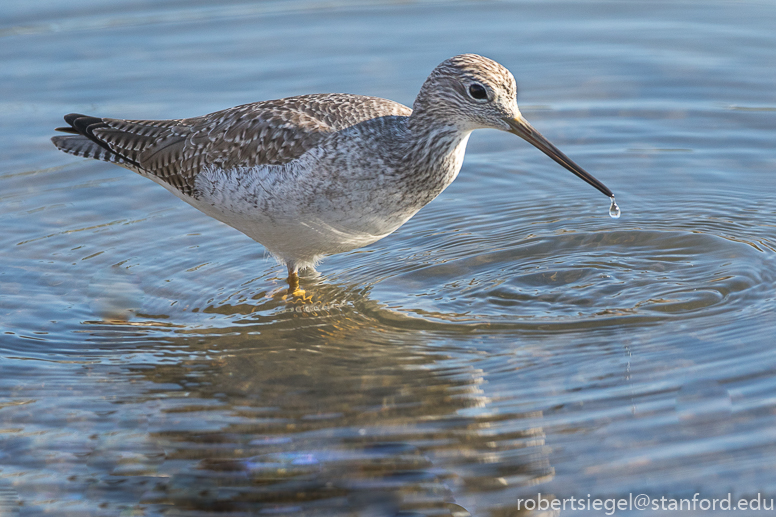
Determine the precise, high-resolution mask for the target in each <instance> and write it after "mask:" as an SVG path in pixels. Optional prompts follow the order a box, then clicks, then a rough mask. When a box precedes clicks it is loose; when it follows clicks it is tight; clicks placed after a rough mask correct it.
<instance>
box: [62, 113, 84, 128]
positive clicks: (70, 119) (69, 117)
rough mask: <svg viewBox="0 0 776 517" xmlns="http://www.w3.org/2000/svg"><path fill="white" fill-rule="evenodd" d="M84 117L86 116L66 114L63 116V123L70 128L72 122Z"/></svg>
mask: <svg viewBox="0 0 776 517" xmlns="http://www.w3.org/2000/svg"><path fill="white" fill-rule="evenodd" d="M85 116H86V115H81V114H80V113H68V114H67V115H65V122H67V123H68V124H70V125H71V126H72V125H73V122H75V120H76V119H79V118H81V117H85Z"/></svg>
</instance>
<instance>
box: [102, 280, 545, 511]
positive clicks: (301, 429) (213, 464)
mask: <svg viewBox="0 0 776 517" xmlns="http://www.w3.org/2000/svg"><path fill="white" fill-rule="evenodd" d="M254 284H258V282H257V283H251V284H248V285H247V286H241V287H240V288H239V289H237V290H235V292H231V293H221V295H220V296H218V297H212V296H210V297H203V296H202V293H199V294H196V293H195V294H194V297H195V298H199V299H198V300H188V301H185V302H182V303H181V304H180V305H185V306H187V307H189V312H194V313H198V314H199V315H200V316H202V313H204V314H207V315H211V316H212V317H217V318H218V319H217V321H218V322H219V323H218V324H217V325H214V326H212V327H207V328H196V327H194V326H191V327H186V328H180V327H179V328H177V329H175V330H174V331H172V332H170V331H166V332H165V333H164V334H165V335H164V337H163V339H162V341H164V343H165V347H166V349H168V350H169V349H175V350H176V351H177V352H176V353H175V354H174V357H175V360H170V359H172V357H173V356H170V357H169V358H167V359H166V360H164V361H160V362H159V363H158V364H152V365H148V364H144V365H142V367H139V368H133V367H130V368H129V370H130V373H131V374H132V376H133V377H135V376H140V377H141V378H142V379H144V380H145V381H150V382H146V383H144V384H143V386H144V387H143V389H142V391H141V392H137V393H134V394H132V395H128V396H127V399H126V400H124V401H122V403H123V404H125V405H126V404H143V405H145V406H147V410H148V412H149V413H150V414H149V416H148V433H147V436H146V439H145V441H147V442H149V443H152V444H153V446H148V445H147V444H146V445H145V447H146V448H148V450H151V449H153V451H157V452H158V451H163V455H160V454H152V455H146V457H147V458H152V459H148V461H147V462H150V463H152V464H153V467H152V468H151V469H150V471H148V472H146V471H144V472H143V474H144V475H148V474H151V471H152V472H153V474H154V476H157V477H155V481H154V486H153V488H150V487H149V486H145V491H144V493H143V495H142V497H143V498H144V501H145V502H146V503H147V504H151V505H154V506H158V507H159V508H160V509H161V508H167V509H175V511H176V513H175V515H197V516H200V515H243V514H246V515H247V514H254V513H256V512H263V513H270V514H272V513H293V514H302V515H307V514H316V515H317V514H319V513H320V512H323V513H325V514H327V515H396V514H398V513H400V512H409V513H406V514H404V513H402V515H457V516H460V515H467V511H466V510H464V508H467V509H468V511H471V512H475V511H476V512H477V514H486V515H487V514H493V515H496V514H498V515H501V513H492V512H491V511H490V510H493V511H495V510H494V509H496V508H500V509H501V510H503V509H504V508H512V507H513V506H514V504H513V503H514V500H515V497H517V495H518V494H519V493H521V491H520V490H521V487H522V488H523V489H524V488H525V487H526V486H530V485H533V484H535V483H537V482H539V481H541V480H546V479H547V478H548V477H551V476H552V475H553V469H552V467H551V466H550V464H549V460H548V456H547V452H546V450H545V447H544V442H543V436H544V435H543V431H542V429H541V413H538V412H532V413H524V414H515V413H508V414H505V413H499V412H497V411H495V410H492V409H491V408H490V405H491V402H492V401H491V396H489V395H488V394H487V392H486V390H484V389H483V383H484V378H485V373H486V372H483V371H482V370H481V369H479V368H477V366H476V363H473V362H472V361H471V360H470V359H471V357H470V356H469V355H468V351H467V350H466V349H464V348H460V347H457V346H456V345H455V343H454V342H453V341H448V342H446V341H445V340H444V339H440V335H433V333H423V332H417V331H416V330H406V329H403V328H401V327H402V326H401V325H398V326H391V325H389V324H386V322H390V321H398V320H400V319H401V318H404V316H401V315H399V314H388V313H389V312H390V311H389V309H387V308H386V307H384V306H381V305H380V304H379V303H377V302H375V301H372V300H370V299H369V291H370V287H368V286H367V287H364V286H363V285H362V286H357V287H353V286H348V285H342V284H336V283H331V282H330V281H324V280H321V279H316V278H307V279H303V285H304V288H305V289H306V291H307V292H308V293H311V294H312V297H313V299H312V302H307V303H304V304H298V303H289V302H288V300H284V299H282V297H279V296H277V295H276V293H273V292H272V291H271V290H261V291H251V286H252V285H254ZM264 285H266V284H264ZM181 317H182V316H181V315H175V316H173V315H169V314H168V315H156V316H153V317H151V316H147V319H149V320H150V319H155V320H166V321H167V322H170V321H175V320H180V319H181ZM142 319H143V317H138V318H136V321H130V322H129V327H128V328H131V329H132V331H133V332H136V331H137V328H138V326H139V325H140V326H142V324H143V323H142V321H137V320H142ZM226 321H228V322H230V323H229V324H225V323H224V322H226ZM92 326H93V330H97V329H96V328H94V327H100V328H101V330H99V331H97V332H95V333H94V334H93V335H98V334H100V333H103V335H105V334H104V333H106V332H107V334H109V335H110V334H112V335H111V336H110V339H112V340H113V341H114V342H115V338H116V335H115V332H122V329H123V328H125V327H124V326H123V325H122V324H116V325H111V326H110V327H108V326H105V325H104V324H102V323H99V324H98V323H93V324H92ZM110 329H112V331H110ZM143 346H144V347H148V346H153V344H152V343H151V342H148V343H146V344H144V345H143ZM149 447H150V448H149ZM119 448H120V447H119ZM115 452H116V451H115V447H114V453H115ZM126 454H127V451H124V452H123V453H116V454H114V456H115V457H116V458H122V457H126ZM106 457H111V456H110V455H108V456H106ZM116 461H119V460H116ZM103 463H104V462H103ZM141 463H142V462H141ZM114 467H115V465H114ZM105 468H106V470H107V472H111V469H109V468H108V467H105ZM112 475H113V476H115V472H114V474H112ZM115 486H119V485H115ZM412 512H414V513H412Z"/></svg>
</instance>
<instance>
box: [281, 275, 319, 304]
mask: <svg viewBox="0 0 776 517" xmlns="http://www.w3.org/2000/svg"><path fill="white" fill-rule="evenodd" d="M287 281H288V293H287V294H286V295H285V296H283V300H285V301H289V299H293V300H294V301H300V302H302V303H306V302H311V301H313V297H312V295H308V294H306V293H305V292H304V289H300V288H299V275H298V274H297V270H296V268H292V266H288V279H287Z"/></svg>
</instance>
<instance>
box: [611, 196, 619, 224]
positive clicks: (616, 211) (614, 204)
mask: <svg viewBox="0 0 776 517" xmlns="http://www.w3.org/2000/svg"><path fill="white" fill-rule="evenodd" d="M609 199H611V200H612V204H611V205H609V217H611V218H612V219H617V218H619V217H620V207H619V206H617V201H615V200H614V196H612V197H610V198H609Z"/></svg>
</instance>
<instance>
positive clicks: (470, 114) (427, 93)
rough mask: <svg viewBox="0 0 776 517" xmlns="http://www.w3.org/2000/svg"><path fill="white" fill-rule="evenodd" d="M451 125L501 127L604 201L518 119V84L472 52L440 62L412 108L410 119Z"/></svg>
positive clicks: (583, 176) (598, 186)
mask: <svg viewBox="0 0 776 517" xmlns="http://www.w3.org/2000/svg"><path fill="white" fill-rule="evenodd" d="M414 114H418V115H419V116H421V117H423V118H431V119H433V120H435V121H437V123H442V124H446V125H452V126H455V127H457V128H458V129H459V130H460V131H463V132H468V131H473V130H475V129H482V128H491V129H500V130H502V131H507V132H509V133H512V134H515V135H517V136H519V137H520V138H522V139H524V140H526V141H528V142H529V143H531V144H532V145H534V146H535V147H537V148H538V149H539V150H541V151H542V152H543V153H544V154H546V155H547V156H549V157H550V158H552V159H553V160H555V161H556V162H557V163H559V164H560V165H562V166H563V167H564V168H566V169H567V170H569V171H571V172H572V173H574V174H575V175H576V176H578V177H579V178H581V179H583V180H584V181H585V182H587V183H588V184H590V185H592V186H593V187H595V188H596V189H598V190H599V191H600V192H602V193H603V194H605V195H607V196H608V197H612V192H611V190H609V189H608V188H607V187H606V186H605V185H604V184H603V183H601V182H600V181H598V180H597V179H595V178H594V177H593V176H592V175H591V174H589V173H588V172H587V171H585V170H584V169H582V167H580V166H579V165H577V164H576V163H574V162H573V161H572V160H571V159H570V158H569V157H568V156H566V155H565V154H563V153H562V152H561V151H560V150H559V149H558V148H557V147H555V146H554V145H553V144H552V143H550V142H549V141H548V140H547V139H546V138H544V137H543V136H542V135H541V133H539V132H538V131H537V130H536V129H534V128H533V127H532V126H531V125H530V124H529V123H528V121H526V120H525V118H523V115H522V114H521V113H520V109H519V108H518V106H517V83H516V82H515V77H514V76H513V75H512V73H511V72H510V71H509V70H507V69H506V68H505V67H503V66H501V65H500V64H498V63H496V62H495V61H493V60H491V59H488V58H486V57H482V56H478V55H476V54H461V55H459V56H455V57H451V58H450V59H447V60H445V61H443V62H442V63H440V64H439V65H438V66H437V67H436V68H435V69H434V70H433V72H431V75H429V77H428V79H426V82H425V83H424V84H423V87H422V88H421V90H420V93H419V94H418V97H417V99H416V100H415V103H414V105H413V115H414Z"/></svg>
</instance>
